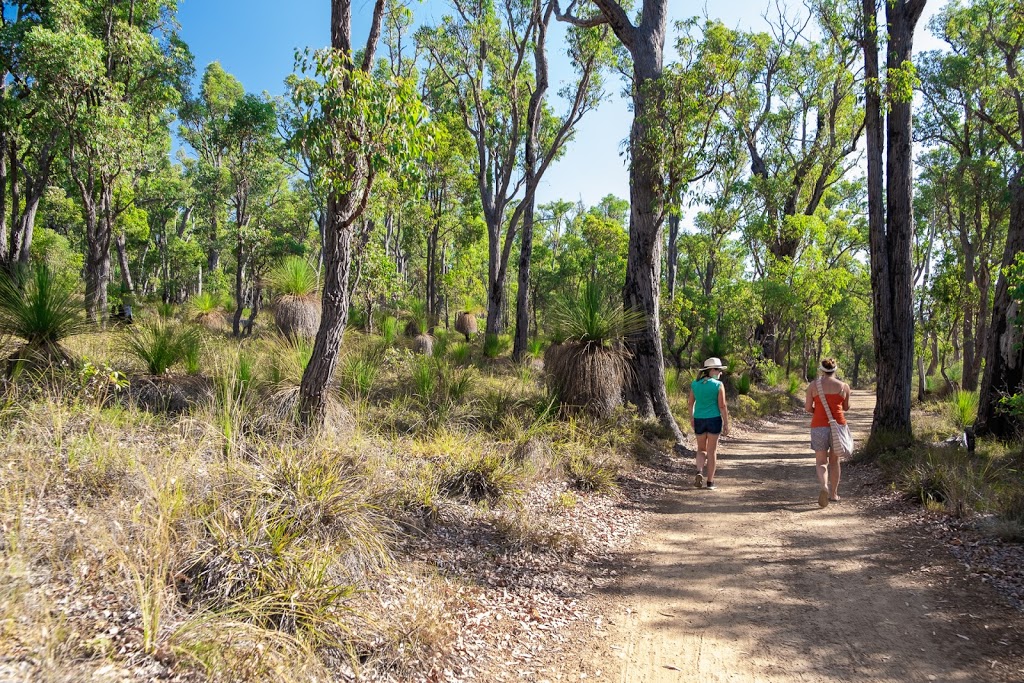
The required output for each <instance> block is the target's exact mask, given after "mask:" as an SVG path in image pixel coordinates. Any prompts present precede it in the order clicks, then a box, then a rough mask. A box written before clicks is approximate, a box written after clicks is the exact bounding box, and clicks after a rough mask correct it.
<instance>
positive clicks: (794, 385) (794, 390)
mask: <svg viewBox="0 0 1024 683" xmlns="http://www.w3.org/2000/svg"><path fill="white" fill-rule="evenodd" d="M802 384H803V382H802V381H800V378H799V377H796V376H793V375H791V376H790V378H789V384H788V385H787V387H786V391H787V392H789V394H790V396H796V395H797V394H798V393H800V387H801V385H802Z"/></svg>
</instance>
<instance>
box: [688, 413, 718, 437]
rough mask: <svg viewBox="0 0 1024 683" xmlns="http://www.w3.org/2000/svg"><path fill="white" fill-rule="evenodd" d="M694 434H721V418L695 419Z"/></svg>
mask: <svg viewBox="0 0 1024 683" xmlns="http://www.w3.org/2000/svg"><path fill="white" fill-rule="evenodd" d="M693 433H694V434H698V435H699V434H721V433H722V418H721V417H695V418H693Z"/></svg>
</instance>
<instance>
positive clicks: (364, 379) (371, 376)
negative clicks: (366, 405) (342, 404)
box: [341, 354, 380, 400]
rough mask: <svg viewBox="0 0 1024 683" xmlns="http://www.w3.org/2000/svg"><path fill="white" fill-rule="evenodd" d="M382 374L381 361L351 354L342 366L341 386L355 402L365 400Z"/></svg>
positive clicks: (368, 356) (370, 356)
mask: <svg viewBox="0 0 1024 683" xmlns="http://www.w3.org/2000/svg"><path fill="white" fill-rule="evenodd" d="M379 372H380V360H379V359H378V358H377V357H375V356H373V355H370V354H367V355H356V354H350V355H348V356H347V357H346V358H345V362H344V363H343V364H342V366H341V386H342V389H343V390H344V391H345V392H347V393H348V395H349V397H350V398H352V399H354V400H360V399H365V398H366V397H368V396H369V395H370V392H371V391H372V390H373V386H374V383H375V382H376V381H377V374H378V373H379Z"/></svg>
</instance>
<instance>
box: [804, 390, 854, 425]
mask: <svg viewBox="0 0 1024 683" xmlns="http://www.w3.org/2000/svg"><path fill="white" fill-rule="evenodd" d="M825 400H826V401H828V407H829V408H831V409H832V417H834V418H835V419H836V422H838V423H839V424H841V425H844V424H846V415H844V414H843V395H842V394H825ZM811 427H828V415H826V414H825V406H824V405H822V403H821V395H820V394H818V393H817V389H815V393H814V416H813V417H812V418H811Z"/></svg>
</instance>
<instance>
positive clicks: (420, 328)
mask: <svg viewBox="0 0 1024 683" xmlns="http://www.w3.org/2000/svg"><path fill="white" fill-rule="evenodd" d="M429 329H430V320H429V316H428V315H427V304H426V303H425V302H423V301H413V302H412V304H411V305H410V306H409V317H408V320H407V321H406V323H405V336H407V337H418V336H420V335H421V334H426V332H427V330H429Z"/></svg>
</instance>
